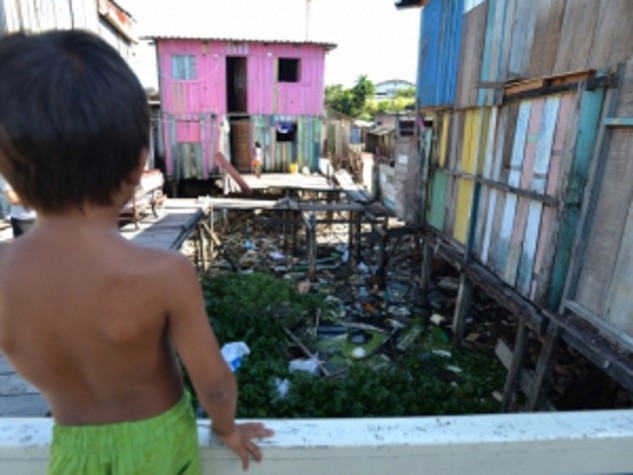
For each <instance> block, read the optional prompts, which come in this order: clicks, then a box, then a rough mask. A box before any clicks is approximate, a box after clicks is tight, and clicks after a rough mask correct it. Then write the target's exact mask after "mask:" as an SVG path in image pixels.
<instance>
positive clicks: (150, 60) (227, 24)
mask: <svg viewBox="0 0 633 475" xmlns="http://www.w3.org/2000/svg"><path fill="white" fill-rule="evenodd" d="M117 3H119V4H121V6H123V7H124V8H125V9H126V10H128V11H129V12H130V13H131V14H132V16H133V17H134V18H135V20H136V21H137V24H136V25H135V32H136V33H137V35H138V36H143V35H151V34H176V35H177V34H192V33H198V32H199V33H200V35H201V36H207V37H213V36H217V37H232V38H235V37H237V38H247V37H249V38H262V39H281V40H305V39H306V37H307V38H308V39H309V40H311V41H324V42H329V43H335V44H337V48H336V49H334V50H332V51H331V52H330V53H328V56H327V58H326V66H325V83H326V84H327V85H331V84H343V85H344V86H346V87H350V86H352V85H353V83H354V82H355V80H356V79H357V78H358V76H360V75H361V74H366V75H367V76H368V77H369V79H370V80H371V81H373V82H374V83H376V82H380V81H384V80H388V79H405V80H408V81H411V82H415V76H416V68H417V45H418V33H419V23H420V21H419V19H420V10H419V9H417V8H412V9H406V10H396V8H395V6H394V0H310V2H309V4H310V8H309V15H307V14H306V12H307V10H306V4H307V0H224V1H221V0H150V1H148V0H118V2H117ZM133 67H134V69H135V70H136V72H137V74H138V75H139V77H140V78H141V81H142V82H143V84H144V85H145V86H146V87H156V86H157V79H156V64H155V53H154V52H153V51H152V50H151V49H150V48H149V47H147V46H143V45H141V47H140V48H138V54H137V57H136V58H135V60H134V61H133Z"/></svg>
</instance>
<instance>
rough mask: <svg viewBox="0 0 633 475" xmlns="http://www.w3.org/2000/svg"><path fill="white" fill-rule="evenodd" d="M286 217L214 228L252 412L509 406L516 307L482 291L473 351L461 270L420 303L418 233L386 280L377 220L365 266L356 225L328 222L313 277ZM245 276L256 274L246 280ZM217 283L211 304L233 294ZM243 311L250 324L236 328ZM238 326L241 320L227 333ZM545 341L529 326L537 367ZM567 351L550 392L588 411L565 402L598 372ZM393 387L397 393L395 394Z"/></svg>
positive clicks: (475, 307) (623, 396)
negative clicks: (289, 238)
mask: <svg viewBox="0 0 633 475" xmlns="http://www.w3.org/2000/svg"><path fill="white" fill-rule="evenodd" d="M279 216H280V215H279V214H276V212H274V211H255V212H253V211H231V212H230V213H229V214H228V217H227V218H228V219H226V225H225V226H217V227H216V231H218V236H219V238H220V240H221V241H222V252H219V251H218V252H216V256H215V257H214V260H213V262H212V265H211V267H210V269H209V272H208V278H209V279H210V280H212V281H215V282H228V284H227V285H229V286H237V288H236V289H234V292H233V293H230V294H227V295H226V297H225V299H226V310H224V309H222V308H219V309H218V307H216V306H212V307H210V309H209V312H210V315H211V319H212V323H213V325H214V328H216V332H217V333H218V336H219V338H220V340H221V341H222V342H224V343H228V342H239V343H241V344H244V345H248V346H247V348H248V350H249V352H250V354H248V352H245V353H244V354H243V355H241V356H240V364H241V368H240V369H239V370H237V375H238V379H239V382H240V407H241V408H242V409H240V410H241V411H243V412H241V414H240V415H241V416H242V417H264V416H265V417H350V416H368V415H377V416H381V415H384V416H386V415H414V414H415V415H418V414H457V413H477V412H497V411H498V410H499V402H500V401H501V398H502V392H503V384H504V379H505V373H506V369H505V368H504V367H503V365H502V364H501V362H500V361H499V359H498V358H497V357H496V356H495V349H496V347H497V345H498V342H499V341H500V340H501V341H503V342H505V344H506V345H507V346H509V347H511V346H513V345H514V340H515V337H516V333H517V325H518V322H517V321H516V319H515V318H514V317H512V315H510V314H509V313H508V312H507V311H505V310H504V309H503V308H501V307H500V306H499V305H498V304H497V303H496V302H495V301H494V300H492V299H491V298H490V297H488V296H487V295H486V294H484V293H483V292H480V291H478V290H477V289H476V290H475V292H474V295H473V299H472V303H471V306H470V309H469V314H468V316H467V318H466V332H465V334H464V343H463V348H460V349H454V348H452V345H451V324H452V315H453V313H454V308H455V303H456V299H457V293H458V287H459V278H458V275H457V273H456V272H455V270H454V269H452V268H451V267H450V266H447V265H445V264H442V263H438V265H436V266H434V272H433V278H432V283H433V285H432V287H431V289H430V291H429V292H428V294H427V295H426V296H425V297H426V298H425V299H422V298H421V296H420V293H419V274H420V270H421V252H420V243H419V241H418V239H417V237H416V236H415V235H405V236H403V237H401V238H398V239H393V240H392V241H393V242H391V241H390V244H389V247H388V249H387V250H388V254H389V258H388V265H387V268H386V272H385V280H384V285H383V286H382V287H381V285H380V281H379V280H378V279H377V277H376V271H377V265H378V263H377V259H376V256H377V255H378V252H377V243H378V237H377V236H374V235H373V233H372V230H371V227H370V226H369V225H366V224H363V228H362V234H363V242H362V246H361V249H362V253H361V254H362V259H361V260H360V261H359V262H357V263H355V262H353V260H352V259H350V250H349V249H348V227H347V225H346V224H333V225H324V224H319V225H318V226H317V245H318V248H317V280H316V281H315V282H310V281H309V280H308V279H307V270H308V262H307V253H306V251H305V249H306V239H305V235H304V232H303V230H302V229H301V227H299V235H298V241H297V253H296V255H292V254H291V253H290V252H289V250H287V249H285V247H284V236H283V232H282V225H281V224H280V223H279V219H278V218H279ZM286 244H288V243H286ZM288 247H289V246H288ZM235 267H237V269H238V270H237V272H235V271H234V269H235ZM262 275H264V276H267V279H262V278H261V276H262ZM229 276H230V277H229ZM249 276H250V277H252V279H250V280H249ZM239 279H246V280H245V281H244V282H242V281H240V282H239V283H237V282H238V280H239ZM279 282H281V283H283V286H279V284H278V283H279ZM214 285H216V287H214V289H213V290H210V291H209V292H208V294H207V298H208V299H209V301H213V300H214V299H215V298H217V296H218V294H222V292H223V291H224V290H222V289H221V288H220V287H217V285H220V284H214ZM249 286H250V287H249ZM267 292H270V293H267ZM302 299H308V300H306V302H308V303H305V302H304V301H303V300H302ZM423 300H424V304H423ZM251 305H252V307H251ZM273 307H274V308H273ZM238 309H239V311H238ZM242 310H243V311H244V315H246V316H245V317H244V318H245V320H244V322H242V323H237V324H236V321H239V320H240V318H241V317H238V316H236V315H237V314H239V313H240V311H242ZM225 313H226V315H227V322H228V323H227V322H219V321H218V320H214V314H225ZM251 314H252V318H251ZM231 325H237V327H236V328H231V329H230V331H225V328H228V327H229V326H231ZM240 325H242V327H241V328H240ZM218 326H219V329H218ZM275 328H276V329H277V330H276V333H275V331H273V329H275ZM269 330H270V332H269ZM540 346H541V342H540V341H539V340H538V337H537V336H536V335H533V334H530V342H529V344H528V358H527V359H526V364H527V365H528V366H529V365H530V364H535V363H536V361H537V359H538V352H539V351H540ZM561 352H562V353H561V354H562V357H561V363H560V364H559V365H558V366H557V368H556V369H555V374H554V378H555V381H554V384H553V386H552V391H551V392H552V394H551V396H550V399H552V402H555V403H557V404H561V406H562V407H565V406H566V404H570V405H571V408H578V404H579V402H578V400H577V398H571V399H574V400H575V401H574V402H573V403H567V402H566V401H568V400H570V397H569V388H570V387H572V388H576V389H575V390H576V391H577V387H578V381H579V379H578V375H584V376H585V377H589V378H590V377H592V375H593V376H594V377H595V374H594V373H593V372H592V371H591V369H590V368H589V366H590V365H588V364H586V362H585V363H582V362H581V363H580V364H579V363H578V362H579V358H578V355H571V354H570V350H569V349H567V348H566V347H565V346H564V345H562V349H561ZM266 360H267V361H266ZM579 368H580V369H579ZM396 386H400V389H397V387H396ZM589 386H591V385H589ZM381 388H382V389H381ZM385 390H386V393H385V392H384V391H385ZM345 391H348V392H349V393H351V394H353V396H349V395H348V394H346V393H345ZM394 392H395V393H394ZM344 393H345V394H344ZM328 394H329V396H327V395H328ZM394 394H395V395H396V396H397V400H393V401H392V400H391V399H390V398H393V397H394ZM588 396H590V395H588ZM614 397H615V398H616V400H617V401H618V402H617V405H618V407H622V406H624V407H631V404H632V401H633V399H631V398H630V395H629V394H628V393H623V392H622V391H616V395H615V396H614ZM350 398H351V399H350ZM594 399H595V398H594ZM407 400H410V403H406V401H407ZM310 401H312V402H310ZM345 401H347V402H345ZM585 404H586V405H587V406H588V407H596V405H595V404H593V403H592V402H589V401H586V402H585ZM627 404H628V406H627ZM387 406H388V407H390V409H385V407H387ZM607 407H609V406H607ZM351 408H355V409H351Z"/></svg>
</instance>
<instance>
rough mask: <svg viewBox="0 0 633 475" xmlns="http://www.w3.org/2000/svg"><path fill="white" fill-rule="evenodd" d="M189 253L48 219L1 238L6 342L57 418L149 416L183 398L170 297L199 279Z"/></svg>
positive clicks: (1, 315)
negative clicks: (11, 239) (186, 259)
mask: <svg viewBox="0 0 633 475" xmlns="http://www.w3.org/2000/svg"><path fill="white" fill-rule="evenodd" d="M183 260H184V258H183V257H181V256H179V255H176V254H173V253H169V252H162V251H158V250H152V249H144V248H139V247H136V246H134V245H132V244H130V243H128V242H127V241H126V240H125V239H123V238H122V237H121V236H119V235H118V234H117V233H116V230H107V229H106V230H105V231H103V230H100V229H98V230H97V231H93V230H91V229H90V228H88V229H86V228H85V227H84V228H80V229H79V230H77V229H74V228H73V226H72V225H69V226H66V228H65V229H61V228H59V227H58V226H52V229H49V228H48V227H47V224H46V223H43V224H42V225H40V226H38V227H36V229H34V230H33V232H32V233H30V234H29V235H27V236H24V237H23V238H21V239H19V240H17V241H16V242H15V243H12V244H9V245H5V246H4V247H3V248H0V302H2V305H1V306H0V335H1V338H2V340H1V346H2V347H3V348H4V350H5V352H6V354H7V356H8V357H9V359H10V360H11V362H12V363H13V364H14V365H15V366H16V369H17V370H18V371H19V372H20V373H22V374H23V375H24V376H25V377H26V378H27V379H28V380H30V381H31V382H32V383H33V384H35V385H36V386H37V387H39V388H40V389H41V390H42V392H43V393H44V395H45V396H46V398H47V399H48V401H49V402H50V404H51V408H52V411H53V413H54V414H55V418H56V420H57V421H58V422H60V423H62V424H69V425H77V424H97V423H105V422H117V421H123V420H137V419H143V418H147V417H150V416H153V415H156V414H159V413H161V412H163V411H165V410H166V409H168V408H169V407H171V406H173V405H174V404H175V403H176V402H177V401H178V400H179V398H180V397H181V394H182V375H181V374H180V370H179V366H178V364H177V362H176V359H175V356H174V353H173V349H172V348H171V344H170V340H169V338H168V335H167V332H168V323H169V313H170V308H169V307H170V305H172V304H173V303H174V302H170V297H174V298H175V295H176V294H177V293H178V292H179V288H178V287H179V282H180V283H181V284H180V285H182V282H183V280H184V281H190V280H191V275H190V272H187V271H188V270H189V269H188V268H187V267H186V266H188V263H187V262H183ZM183 273H184V274H185V275H183ZM188 274H189V275H188ZM194 284H195V283H194Z"/></svg>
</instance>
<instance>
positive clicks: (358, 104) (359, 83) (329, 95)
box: [325, 74, 376, 119]
mask: <svg viewBox="0 0 633 475" xmlns="http://www.w3.org/2000/svg"><path fill="white" fill-rule="evenodd" d="M375 90H376V88H375V87H374V83H372V82H371V81H370V80H369V79H368V78H367V76H366V75H364V74H363V75H361V76H359V77H358V79H357V80H356V83H355V84H354V86H353V87H351V88H349V89H345V88H343V86H342V85H340V84H335V85H333V86H327V87H326V88H325V105H326V106H327V107H330V108H331V109H334V110H336V111H338V112H340V113H342V114H345V115H347V116H350V117H353V118H355V119H356V118H358V117H363V116H365V115H367V105H368V103H369V101H370V100H371V98H372V97H373V95H374V92H375Z"/></svg>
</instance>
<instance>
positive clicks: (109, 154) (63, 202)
mask: <svg viewBox="0 0 633 475" xmlns="http://www.w3.org/2000/svg"><path fill="white" fill-rule="evenodd" d="M0 69H1V70H2V71H3V74H2V75H0V173H1V174H2V175H3V176H4V177H5V178H6V180H7V181H8V182H9V183H10V184H11V185H12V187H13V189H14V190H15V192H16V193H17V194H18V195H19V197H20V199H21V200H22V201H23V202H24V204H25V205H28V206H29V207H31V208H32V209H34V210H36V211H37V216H38V218H37V223H36V225H35V226H34V228H33V229H32V230H30V231H29V232H28V233H27V234H26V235H24V236H21V237H19V238H18V239H16V241H15V242H13V243H11V244H8V245H4V246H0V351H3V352H4V353H5V355H6V356H7V358H8V359H9V361H10V362H11V363H12V364H13V365H14V366H15V368H16V369H17V370H18V371H19V372H20V373H21V374H22V375H23V376H24V377H25V378H26V379H27V380H29V381H30V382H31V383H33V384H34V385H35V386H37V387H38V388H39V389H40V390H41V391H42V393H43V394H44V396H45V397H46V399H47V400H48V402H49V404H50V406H51V409H52V415H53V417H54V418H55V421H56V423H57V425H56V426H55V427H56V429H58V430H57V432H54V434H58V435H54V437H53V443H52V449H51V467H53V466H60V467H65V466H66V465H67V462H68V460H71V461H73V460H74V461H76V460H77V458H81V457H84V454H83V453H80V452H81V450H79V451H78V450H77V447H75V446H73V447H74V448H70V449H69V453H66V452H65V449H64V447H66V446H65V445H64V444H65V443H64V442H60V441H62V440H68V439H67V438H65V437H71V439H72V437H74V436H73V435H72V434H75V433H76V432H75V431H74V430H73V429H74V428H77V427H80V426H86V425H90V426H96V427H98V428H99V429H100V430H98V431H97V432H96V434H92V435H93V436H94V437H95V438H96V439H99V440H106V439H107V438H108V437H109V435H106V434H109V433H108V432H107V431H108V430H109V429H108V428H109V427H111V426H112V424H108V423H113V422H114V423H116V422H134V421H139V422H138V424H135V425H134V427H137V428H142V427H147V425H146V424H145V423H146V422H147V421H148V420H149V419H152V420H156V419H158V421H159V423H160V424H163V423H166V422H165V421H166V419H165V418H166V417H167V416H168V415H169V414H173V412H172V410H175V409H176V408H177V407H178V408H179V407H180V406H181V405H183V404H184V407H185V408H187V409H188V411H183V412H178V414H179V416H178V421H179V423H180V424H181V428H182V430H183V434H188V435H187V436H186V438H187V440H190V441H192V440H193V439H195V437H196V435H197V434H196V426H195V421H194V416H193V413H192V412H191V408H190V407H188V403H187V397H186V395H185V394H183V379H182V374H181V371H180V366H179V361H181V362H182V363H183V365H184V366H185V367H186V369H187V372H188V375H189V377H190V379H191V381H192V383H193V385H194V389H195V391H196V394H197V396H198V399H199V401H200V403H201V404H202V406H203V407H204V408H205V410H206V412H207V414H208V415H209V417H210V418H211V419H212V424H211V426H212V427H211V429H212V430H213V432H214V433H215V435H216V436H217V437H218V438H219V439H220V441H221V442H222V443H224V444H225V445H227V446H228V447H229V448H231V449H232V450H233V451H234V452H235V453H236V454H237V455H238V456H239V457H240V459H241V460H242V464H243V466H244V467H245V468H246V467H248V462H249V457H250V456H252V457H253V458H255V459H256V460H261V453H260V451H259V449H258V447H257V445H256V444H255V443H254V442H253V440H252V439H253V438H257V437H265V436H270V435H272V432H271V431H270V430H267V429H266V428H265V427H264V426H263V425H262V424H236V423H235V412H236V404H237V386H236V382H235V378H234V376H233V375H232V373H231V371H230V369H229V368H228V366H227V365H226V363H225V362H224V360H223V359H222V356H221V354H220V351H219V348H218V343H217V341H216V339H215V335H214V333H213V330H212V329H211V326H210V325H209V322H208V319H207V315H206V312H205V307H204V301H203V297H202V291H201V288H200V285H199V283H198V280H197V276H196V273H195V270H194V269H193V267H192V265H191V263H190V262H189V261H188V260H187V259H186V258H185V257H184V256H182V255H181V254H178V253H175V252H170V251H161V250H151V249H146V248H140V247H137V246H135V245H133V244H131V243H130V242H128V241H127V240H125V239H124V238H123V237H122V236H121V235H120V234H119V231H118V219H117V218H118V212H119V210H120V209H121V207H122V206H123V205H124V204H125V203H126V202H127V201H128V200H130V199H131V198H132V196H133V195H134V191H135V189H136V187H137V186H138V184H139V181H140V177H141V175H142V172H143V169H144V167H145V163H146V159H147V149H148V147H149V142H150V140H149V120H150V117H149V108H148V105H147V97H146V95H145V92H144V91H143V88H142V86H141V84H140V83H139V81H138V78H136V76H135V75H134V73H133V72H132V71H131V69H130V68H129V66H128V65H127V64H126V63H125V61H124V60H123V59H122V58H121V56H120V55H119V54H118V53H117V52H116V50H114V49H113V48H112V47H111V46H109V45H108V44H107V43H105V42H104V41H103V40H101V39H99V38H97V37H95V36H94V35H91V34H89V33H85V32H79V31H58V32H55V31H54V32H49V33H44V34H41V35H34V36H27V35H22V34H17V35H8V36H5V37H2V38H0ZM176 354H177V355H178V360H179V361H178V360H177V358H176ZM153 416H157V418H154V417H153ZM62 427H68V430H66V431H64V430H62ZM163 429H164V430H165V433H167V432H173V431H171V430H170V429H169V428H163ZM139 430H140V433H139V435H138V436H136V437H135V438H134V440H135V441H137V442H138V441H140V440H141V439H143V437H144V436H143V435H141V433H142V432H143V430H142V429H139ZM82 434H85V431H84V432H82ZM191 436H193V437H191ZM82 437H83V436H79V438H80V439H82ZM100 437H101V438H100ZM108 440H109V439H108ZM149 440H154V442H155V441H156V439H155V438H152V437H150V439H149ZM58 442H59V443H58ZM160 443H162V442H160ZM71 445H72V444H71ZM96 445H97V446H100V445H99V443H97V444H96ZM189 445H191V444H189ZM197 448H198V447H197V444H195V442H194V443H193V449H192V450H189V451H188V452H187V457H186V460H184V461H183V460H180V459H179V458H178V457H176V459H177V460H176V462H178V463H181V462H183V463H185V465H187V464H190V462H191V460H194V459H195V460H198V457H197V455H196V454H197ZM164 449H168V447H159V448H158V450H150V451H149V453H151V454H160V453H163V451H164ZM190 449H191V447H190ZM192 451H193V452H195V454H192V453H190V452H192ZM168 452H169V450H167V452H165V454H166V455H168ZM92 455H93V456H94V457H93V459H92V460H93V461H94V460H97V459H98V458H99V457H100V455H98V454H97V455H95V454H92ZM110 455H111V454H110ZM110 455H108V457H109V456H110ZM115 455H116V454H115ZM128 455H130V454H128ZM176 455H178V454H175V456H176ZM189 456H191V457H193V458H189ZM95 457H96V458H95ZM115 458H116V457H115ZM154 461H155V462H156V463H158V464H160V463H161V462H160V460H158V461H157V460H154ZM136 462H138V463H140V464H141V465H142V464H143V463H144V460H143V459H142V458H141V459H139V460H137V461H136ZM191 463H192V464H193V465H192V467H197V466H199V463H198V462H191ZM146 467H147V464H146ZM136 472H137V471H136ZM136 472H134V473H136ZM108 473H109V472H108Z"/></svg>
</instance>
